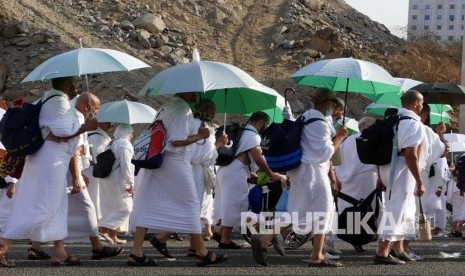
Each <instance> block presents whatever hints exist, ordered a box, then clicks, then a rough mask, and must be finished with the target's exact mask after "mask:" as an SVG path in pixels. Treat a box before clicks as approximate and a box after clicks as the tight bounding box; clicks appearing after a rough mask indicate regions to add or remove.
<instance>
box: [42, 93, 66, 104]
mask: <svg viewBox="0 0 465 276" xmlns="http://www.w3.org/2000/svg"><path fill="white" fill-rule="evenodd" d="M57 96H58V97H62V96H63V95H58V94H55V95H52V96H50V97H48V98H46V99H45V100H44V99H41V100H40V104H41V105H43V104H45V103H46V102H47V101H48V100H50V99H51V98H54V97H57Z"/></svg>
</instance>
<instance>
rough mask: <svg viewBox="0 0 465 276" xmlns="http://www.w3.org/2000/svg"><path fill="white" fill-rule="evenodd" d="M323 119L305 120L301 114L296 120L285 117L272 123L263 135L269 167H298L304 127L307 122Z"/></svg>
mask: <svg viewBox="0 0 465 276" xmlns="http://www.w3.org/2000/svg"><path fill="white" fill-rule="evenodd" d="M316 121H323V122H325V120H324V119H321V118H311V119H308V120H305V117H303V116H300V117H299V118H297V120H295V121H291V120H287V119H284V120H283V122H282V123H280V124H277V123H272V124H271V125H270V126H268V128H267V129H266V130H265V133H264V134H263V135H262V143H261V147H262V151H263V155H264V156H265V160H266V163H267V164H268V167H269V168H270V169H271V170H273V171H277V172H286V171H289V170H292V169H295V168H297V167H298V166H299V165H300V160H301V158H302V149H301V148H300V139H301V137H302V130H303V127H304V126H305V125H307V124H310V123H313V122H316Z"/></svg>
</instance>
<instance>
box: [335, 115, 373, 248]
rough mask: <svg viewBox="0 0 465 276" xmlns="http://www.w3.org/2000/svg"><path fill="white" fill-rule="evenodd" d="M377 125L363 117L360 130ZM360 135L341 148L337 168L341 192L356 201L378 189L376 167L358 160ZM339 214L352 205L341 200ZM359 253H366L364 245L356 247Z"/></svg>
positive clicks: (349, 139) (346, 141) (359, 123)
mask: <svg viewBox="0 0 465 276" xmlns="http://www.w3.org/2000/svg"><path fill="white" fill-rule="evenodd" d="M374 123H375V119H374V118H371V117H363V118H361V119H360V120H359V121H358V129H359V130H360V132H362V131H363V130H364V129H366V128H368V127H369V126H371V125H372V124H374ZM359 136H360V134H354V135H351V136H349V137H348V138H347V139H345V140H344V142H343V143H342V144H341V146H340V152H341V161H342V162H341V163H342V164H341V165H340V166H336V167H335V171H336V176H337V178H338V179H339V181H340V182H341V184H342V185H341V192H342V193H344V194H346V195H348V196H350V197H353V198H355V199H357V200H358V199H361V198H366V197H367V196H368V195H369V194H370V193H371V192H373V190H374V189H375V188H376V181H377V179H378V170H377V167H376V166H375V165H366V164H363V163H362V162H361V161H360V159H359V158H358V154H357V146H356V144H355V139H356V138H357V137H359ZM337 205H338V212H339V214H341V213H342V211H344V209H346V208H348V207H351V206H352V204H350V203H348V202H346V201H344V200H342V199H339V200H338V201H337ZM354 248H355V250H356V251H357V252H363V251H365V250H364V249H363V247H362V245H355V244H354Z"/></svg>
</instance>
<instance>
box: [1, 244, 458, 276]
mask: <svg viewBox="0 0 465 276" xmlns="http://www.w3.org/2000/svg"><path fill="white" fill-rule="evenodd" d="M236 242H241V240H240V239H238V240H236ZM464 243H465V242H464V241H462V240H461V239H458V238H441V239H437V240H433V241H431V242H415V243H413V248H414V249H415V251H416V252H417V253H419V254H421V255H423V256H424V257H425V260H424V261H422V262H418V263H415V264H408V265H405V266H375V265H373V256H374V252H375V246H376V244H374V243H373V244H370V245H368V246H366V248H367V249H368V250H367V252H366V253H363V254H359V253H355V251H354V250H353V249H352V247H351V246H350V245H348V244H346V243H343V242H338V243H337V247H338V248H339V249H341V250H342V251H343V253H344V254H343V255H342V258H341V261H342V262H343V264H344V267H342V268H308V267H307V266H306V263H305V261H306V260H307V259H308V255H309V252H310V249H311V245H310V244H309V243H307V244H306V245H304V246H303V247H301V248H299V249H297V250H288V251H287V256H285V257H281V256H279V255H277V254H276V253H274V252H272V253H270V254H269V264H270V265H269V266H268V267H261V266H258V265H256V264H255V262H254V261H253V259H252V254H251V249H250V248H245V249H240V250H228V251H229V252H228V253H229V254H230V260H229V261H228V262H226V263H224V264H221V265H218V266H212V267H207V268H197V267H196V266H195V264H194V261H193V260H192V259H191V258H188V257H185V253H186V246H187V243H186V242H178V241H174V240H172V241H169V242H168V247H169V249H170V251H171V252H172V253H173V255H175V256H176V258H177V260H176V261H167V260H165V259H162V258H161V255H160V254H158V252H156V251H155V249H153V248H151V247H150V244H149V243H148V242H147V244H146V249H147V250H146V254H147V255H149V256H153V257H154V258H155V260H156V261H157V262H158V264H159V266H158V267H155V268H142V267H141V268H134V267H127V266H126V264H125V260H126V257H127V256H128V254H129V253H128V252H129V248H130V245H131V240H128V244H126V245H125V251H123V252H122V253H121V255H120V256H117V257H114V258H111V259H105V260H100V261H93V260H90V255H91V254H90V246H89V245H87V244H73V245H68V246H67V248H68V250H69V252H72V253H73V254H75V255H77V256H78V257H79V258H82V260H83V261H84V264H83V265H82V266H80V267H63V268H62V267H60V268H55V267H50V266H49V262H48V261H28V260H26V252H27V248H28V245H27V243H16V245H14V246H13V248H12V251H11V253H10V258H11V259H13V260H14V261H16V264H17V267H16V268H11V269H8V268H0V275H85V276H88V275H125V276H129V275H232V274H234V275H414V274H416V275H463V274H464V273H465V252H462V251H463V248H464ZM207 245H208V246H209V247H211V248H214V247H215V246H216V244H215V242H213V241H210V242H208V243H207ZM45 250H46V251H47V252H50V251H51V248H50V247H48V246H47V247H45ZM440 251H443V252H446V253H453V252H460V253H462V254H463V255H464V257H460V258H456V259H443V258H440V256H439V252H440Z"/></svg>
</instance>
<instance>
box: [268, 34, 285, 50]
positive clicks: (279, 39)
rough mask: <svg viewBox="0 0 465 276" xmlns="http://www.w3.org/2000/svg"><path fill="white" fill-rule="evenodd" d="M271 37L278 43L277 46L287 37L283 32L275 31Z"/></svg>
mask: <svg viewBox="0 0 465 276" xmlns="http://www.w3.org/2000/svg"><path fill="white" fill-rule="evenodd" d="M271 39H272V40H273V42H274V43H275V44H276V46H278V47H279V46H280V45H281V44H283V42H284V40H285V38H284V36H283V35H282V34H279V33H274V34H273V35H272V36H271Z"/></svg>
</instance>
